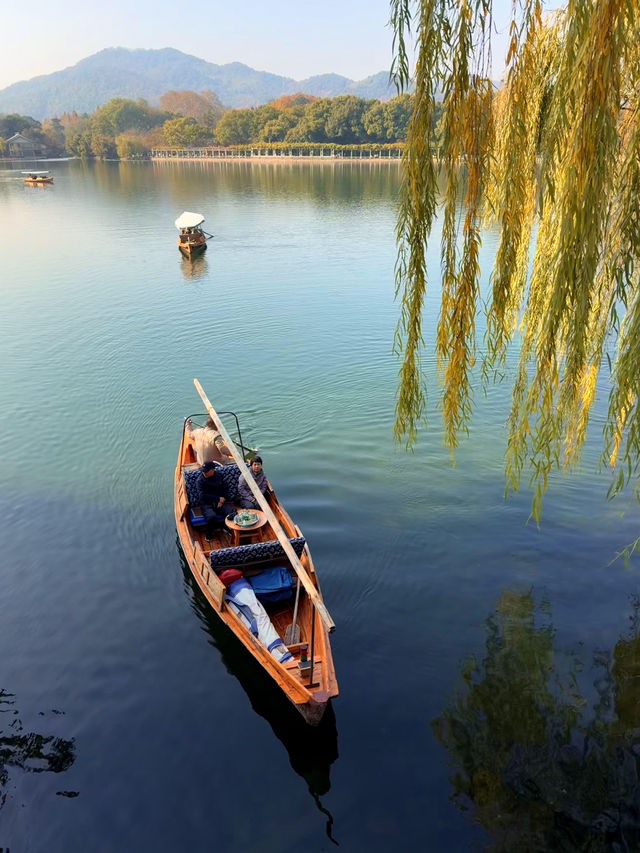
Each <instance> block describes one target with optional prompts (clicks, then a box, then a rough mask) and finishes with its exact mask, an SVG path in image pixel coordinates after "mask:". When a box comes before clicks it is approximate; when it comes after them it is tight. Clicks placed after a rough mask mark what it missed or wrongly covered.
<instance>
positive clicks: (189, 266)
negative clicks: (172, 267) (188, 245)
mask: <svg viewBox="0 0 640 853" xmlns="http://www.w3.org/2000/svg"><path fill="white" fill-rule="evenodd" d="M180 269H181V271H182V275H183V276H184V278H185V280H186V281H200V280H201V279H203V278H205V277H206V275H207V272H208V271H209V268H208V266H207V259H206V257H205V256H204V255H198V256H197V257H194V258H185V257H184V255H180Z"/></svg>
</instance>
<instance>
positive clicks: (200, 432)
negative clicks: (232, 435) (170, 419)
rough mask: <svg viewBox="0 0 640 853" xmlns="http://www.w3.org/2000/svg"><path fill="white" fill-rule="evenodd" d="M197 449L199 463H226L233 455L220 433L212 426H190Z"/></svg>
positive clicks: (231, 459)
mask: <svg viewBox="0 0 640 853" xmlns="http://www.w3.org/2000/svg"><path fill="white" fill-rule="evenodd" d="M189 429H190V432H191V436H192V438H193V444H194V448H195V451H196V461H197V463H198V465H202V463H203V462H221V463H222V464H226V463H227V462H231V461H233V457H232V455H231V453H230V451H229V449H228V447H227V446H226V444H225V443H224V439H223V438H222V436H221V435H220V433H219V432H218V431H217V430H215V429H211V428H210V427H191V426H190V427H189Z"/></svg>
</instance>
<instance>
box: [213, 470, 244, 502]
mask: <svg viewBox="0 0 640 853" xmlns="http://www.w3.org/2000/svg"><path fill="white" fill-rule="evenodd" d="M217 473H218V475H219V476H221V477H222V479H223V480H224V482H225V485H226V487H227V489H228V490H229V500H230V501H231V502H232V503H233V501H235V500H237V499H238V480H239V479H240V469H239V468H238V466H237V465H236V464H235V462H234V464H233V465H222V467H220V468H218V472H217Z"/></svg>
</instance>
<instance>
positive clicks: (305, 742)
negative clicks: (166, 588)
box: [176, 537, 338, 845]
mask: <svg viewBox="0 0 640 853" xmlns="http://www.w3.org/2000/svg"><path fill="white" fill-rule="evenodd" d="M176 548H177V550H178V555H179V558H180V566H181V568H182V574H183V577H184V582H185V588H186V590H187V594H188V595H189V598H190V600H191V605H192V608H193V610H194V611H195V613H196V615H197V616H198V618H199V619H200V621H201V623H202V624H203V626H204V628H205V630H206V632H207V634H208V635H209V638H210V643H211V645H212V646H214V648H215V649H217V650H218V652H220V655H221V658H222V662H223V664H224V666H225V668H226V670H227V672H229V673H230V674H231V675H232V676H233V677H234V678H236V679H237V680H238V681H239V683H240V685H241V686H242V688H243V690H244V691H245V693H246V694H247V696H248V698H249V702H250V703H251V707H252V708H253V710H254V711H255V712H256V714H258V715H259V716H261V717H263V718H264V719H265V720H266V721H267V722H268V723H269V725H270V726H271V728H272V730H273V733H274V734H275V736H276V737H277V738H278V740H279V741H281V742H282V744H283V745H284V747H285V749H286V750H287V753H288V755H289V762H290V764H291V767H292V768H293V770H295V772H296V773H297V774H298V775H299V776H302V778H303V779H304V780H305V782H306V783H307V786H308V789H309V793H310V794H311V796H312V797H313V800H314V802H315V804H316V807H317V808H318V810H319V811H321V812H322V813H323V814H324V815H325V816H326V818H327V822H326V833H327V837H328V838H329V839H330V841H332V842H333V843H334V844H336V845H337V844H338V842H337V841H336V840H335V838H334V837H333V816H332V814H331V812H330V811H329V810H328V809H327V808H325V806H323V804H322V802H321V799H320V797H322V796H323V795H325V794H327V793H328V792H329V790H330V788H331V779H330V770H331V765H332V764H333V763H334V761H336V759H337V758H338V730H337V726H336V718H335V713H334V710H333V706H332V704H331V701H329V703H328V705H327V709H326V711H325V713H324V715H323V717H322V720H321V721H320V723H319V724H318V725H317V726H310V725H308V724H307V723H306V722H305V721H304V719H303V718H302V716H301V715H300V714H299V713H298V711H297V710H296V709H295V708H294V706H293V705H292V704H291V702H290V701H289V700H288V699H287V698H286V697H285V696H284V695H283V693H282V691H281V690H280V689H279V688H278V687H277V686H276V685H275V684H274V682H273V680H272V679H271V678H270V677H269V676H268V675H267V674H266V673H265V671H264V669H263V668H262V667H261V666H260V665H259V664H258V663H256V661H255V660H254V659H253V658H252V657H251V655H250V654H249V653H248V652H247V651H246V649H245V648H244V647H243V646H242V644H241V643H240V642H238V640H237V638H236V637H235V636H234V635H233V633H232V632H231V631H230V630H229V629H228V628H227V627H226V626H225V625H224V624H223V623H222V622H221V621H220V619H219V618H218V617H217V616H216V614H215V613H213V612H212V610H211V607H210V606H209V603H208V602H207V600H206V598H205V597H204V595H203V594H202V592H201V591H200V589H199V587H198V585H197V583H196V582H195V581H194V579H193V575H192V574H191V571H190V569H189V565H188V563H187V560H186V558H185V556H184V553H183V551H182V548H181V546H180V541H179V539H178V538H177V537H176Z"/></svg>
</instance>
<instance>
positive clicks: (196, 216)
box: [176, 210, 204, 228]
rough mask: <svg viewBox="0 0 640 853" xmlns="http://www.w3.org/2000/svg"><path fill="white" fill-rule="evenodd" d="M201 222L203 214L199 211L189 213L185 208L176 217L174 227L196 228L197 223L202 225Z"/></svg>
mask: <svg viewBox="0 0 640 853" xmlns="http://www.w3.org/2000/svg"><path fill="white" fill-rule="evenodd" d="M203 222H204V216H203V215H202V214H201V213H191V212H190V211H188V210H185V212H184V213H181V214H180V216H179V217H178V218H177V219H176V228H197V227H198V225H202V223H203Z"/></svg>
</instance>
